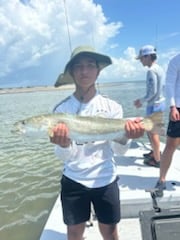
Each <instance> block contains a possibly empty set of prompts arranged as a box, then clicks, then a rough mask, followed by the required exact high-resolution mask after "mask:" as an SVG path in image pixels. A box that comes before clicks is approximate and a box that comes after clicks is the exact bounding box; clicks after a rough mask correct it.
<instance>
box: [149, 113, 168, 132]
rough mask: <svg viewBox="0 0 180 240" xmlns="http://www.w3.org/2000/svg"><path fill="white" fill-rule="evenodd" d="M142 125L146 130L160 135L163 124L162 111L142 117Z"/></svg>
mask: <svg viewBox="0 0 180 240" xmlns="http://www.w3.org/2000/svg"><path fill="white" fill-rule="evenodd" d="M144 125H145V130H146V131H151V132H154V133H158V134H160V135H161V134H162V132H163V128H164V126H165V124H164V120H163V113H162V112H156V113H153V114H151V115H150V116H148V117H146V118H144Z"/></svg>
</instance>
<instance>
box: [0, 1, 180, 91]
mask: <svg viewBox="0 0 180 240" xmlns="http://www.w3.org/2000/svg"><path fill="white" fill-rule="evenodd" d="M179 11H180V1H179V0H9V1H7V0H0V29H1V31H0V88H11V87H32V86H52V85H54V83H55V81H56V79H57V77H58V76H59V74H60V73H62V72H63V70H64V66H65V64H66V62H67V61H68V60H69V58H70V54H71V52H72V50H73V49H74V48H75V47H77V46H79V45H91V46H93V47H95V48H96V50H97V51H98V52H102V53H104V54H107V55H109V56H110V57H111V58H112V61H113V64H112V65H111V66H109V67H107V68H105V69H104V70H103V71H102V72H101V74H100V76H99V82H121V81H137V80H144V79H145V74H146V68H145V67H143V66H142V64H141V63H140V62H139V61H137V60H136V59H135V57H136V56H137V54H138V52H139V49H140V48H141V47H142V46H144V45H146V44H151V45H154V46H155V47H156V48H157V54H158V61H157V62H158V63H159V65H161V66H162V67H163V68H164V70H165V71H166V69H167V65H168V62H169V60H170V59H171V58H172V57H173V56H174V55H176V54H177V53H179V52H180V25H179V23H180V14H179Z"/></svg>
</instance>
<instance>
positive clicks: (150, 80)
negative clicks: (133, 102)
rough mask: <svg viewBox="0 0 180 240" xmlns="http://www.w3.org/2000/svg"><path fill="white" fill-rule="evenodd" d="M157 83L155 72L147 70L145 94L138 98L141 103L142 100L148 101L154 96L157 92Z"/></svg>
mask: <svg viewBox="0 0 180 240" xmlns="http://www.w3.org/2000/svg"><path fill="white" fill-rule="evenodd" d="M157 85H158V79H157V74H156V73H155V72H154V71H152V70H149V71H148V72H147V83H146V95H145V96H144V97H142V98H140V103H141V104H143V103H144V102H150V101H152V100H153V99H154V98H155V96H156V94H157Z"/></svg>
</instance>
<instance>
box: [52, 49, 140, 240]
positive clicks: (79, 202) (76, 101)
mask: <svg viewBox="0 0 180 240" xmlns="http://www.w3.org/2000/svg"><path fill="white" fill-rule="evenodd" d="M110 64H112V61H111V58H110V57H109V56H106V55H103V54H101V53H98V52H96V51H95V50H94V49H93V48H92V47H90V46H80V47H77V48H75V50H74V51H73V52H72V55H71V58H70V60H69V61H68V63H67V64H66V66H65V70H64V75H63V81H64V82H67V83H75V91H74V93H73V94H72V95H71V96H69V97H68V98H66V99H64V100H63V101H62V102H60V103H59V104H58V105H57V106H56V107H55V108H54V112H55V113H68V114H74V115H77V114H78V115H80V116H92V117H95V116H99V117H103V118H111V119H120V118H122V117H123V110H122V107H121V105H120V104H118V103H117V102H115V101H113V100H111V99H109V98H107V97H104V96H102V95H101V94H99V93H98V92H97V90H96V85H95V83H96V80H97V78H98V75H99V74H100V71H101V70H102V69H103V68H105V67H107V66H108V65H110ZM80 127H81V126H80ZM103 127H105V126H103V125H102V128H103ZM83 130H84V129H82V131H83ZM68 133H69V129H68V126H67V124H65V123H59V124H58V125H57V126H56V127H54V128H53V135H52V137H50V141H51V142H52V143H54V144H56V148H55V153H56V155H57V156H58V157H59V158H60V159H61V160H63V161H64V170H63V175H62V179H61V201H62V208H63V219H64V222H65V224H66V225H67V236H68V240H82V239H83V233H84V230H85V224H86V221H88V220H89V218H90V211H91V207H90V206H91V203H92V204H93V208H94V211H95V214H96V217H97V220H98V222H99V230H100V232H101V235H102V237H103V240H118V239H119V237H118V231H117V223H118V222H119V221H120V218H121V214H120V198H119V187H118V176H117V173H116V165H115V162H114V159H113V155H114V154H122V148H123V149H124V150H125V149H126V148H127V147H128V143H129V139H134V138H138V137H141V136H142V135H143V134H144V125H143V123H142V121H141V119H135V120H127V121H126V123H125V129H124V135H123V136H122V138H120V139H114V140H115V141H108V140H101V141H93V142H78V141H73V140H71V139H70V138H69V135H68Z"/></svg>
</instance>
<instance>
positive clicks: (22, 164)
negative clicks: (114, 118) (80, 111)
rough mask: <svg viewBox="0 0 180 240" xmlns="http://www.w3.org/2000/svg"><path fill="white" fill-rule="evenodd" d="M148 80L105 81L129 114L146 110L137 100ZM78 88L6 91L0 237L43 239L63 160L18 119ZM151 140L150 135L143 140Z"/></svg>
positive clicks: (0, 128) (0, 132) (0, 145)
mask: <svg viewBox="0 0 180 240" xmlns="http://www.w3.org/2000/svg"><path fill="white" fill-rule="evenodd" d="M144 87H145V84H144V83H143V82H138V83H137V82H135V83H122V84H119V85H117V84H115V85H114V84H113V85H107V86H101V87H100V92H101V93H102V94H105V95H108V96H109V97H110V98H112V99H114V100H116V101H118V102H120V103H121V104H122V105H123V108H124V116H126V117H128V116H131V117H132V116H138V115H144V108H142V109H140V110H136V109H135V108H134V106H133V101H134V100H135V99H136V98H138V97H139V96H143V95H144V91H145V90H144ZM71 93H72V90H61V91H49V92H31V93H18V94H4V95H0V122H1V125H0V240H7V239H8V240H38V239H39V237H40V234H41V231H42V229H43V226H44V224H45V222H46V220H47V217H48V214H49V212H50V210H51V208H52V206H53V203H54V201H55V199H56V197H57V195H58V193H59V180H60V176H61V171H62V167H63V165H62V162H61V161H59V160H58V159H57V158H56V157H55V155H54V146H53V145H52V144H51V143H49V139H48V137H47V138H37V139H35V138H26V137H22V136H16V135H14V134H13V133H12V132H11V129H12V125H13V123H14V122H16V121H17V120H20V119H24V118H26V117H30V116H33V115H37V114H42V113H48V112H51V111H52V109H53V107H54V106H55V105H56V104H57V103H58V102H59V101H61V100H62V99H64V98H65V97H66V96H68V95H69V94H71ZM140 140H141V141H147V138H146V136H145V137H144V138H141V139H140Z"/></svg>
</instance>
